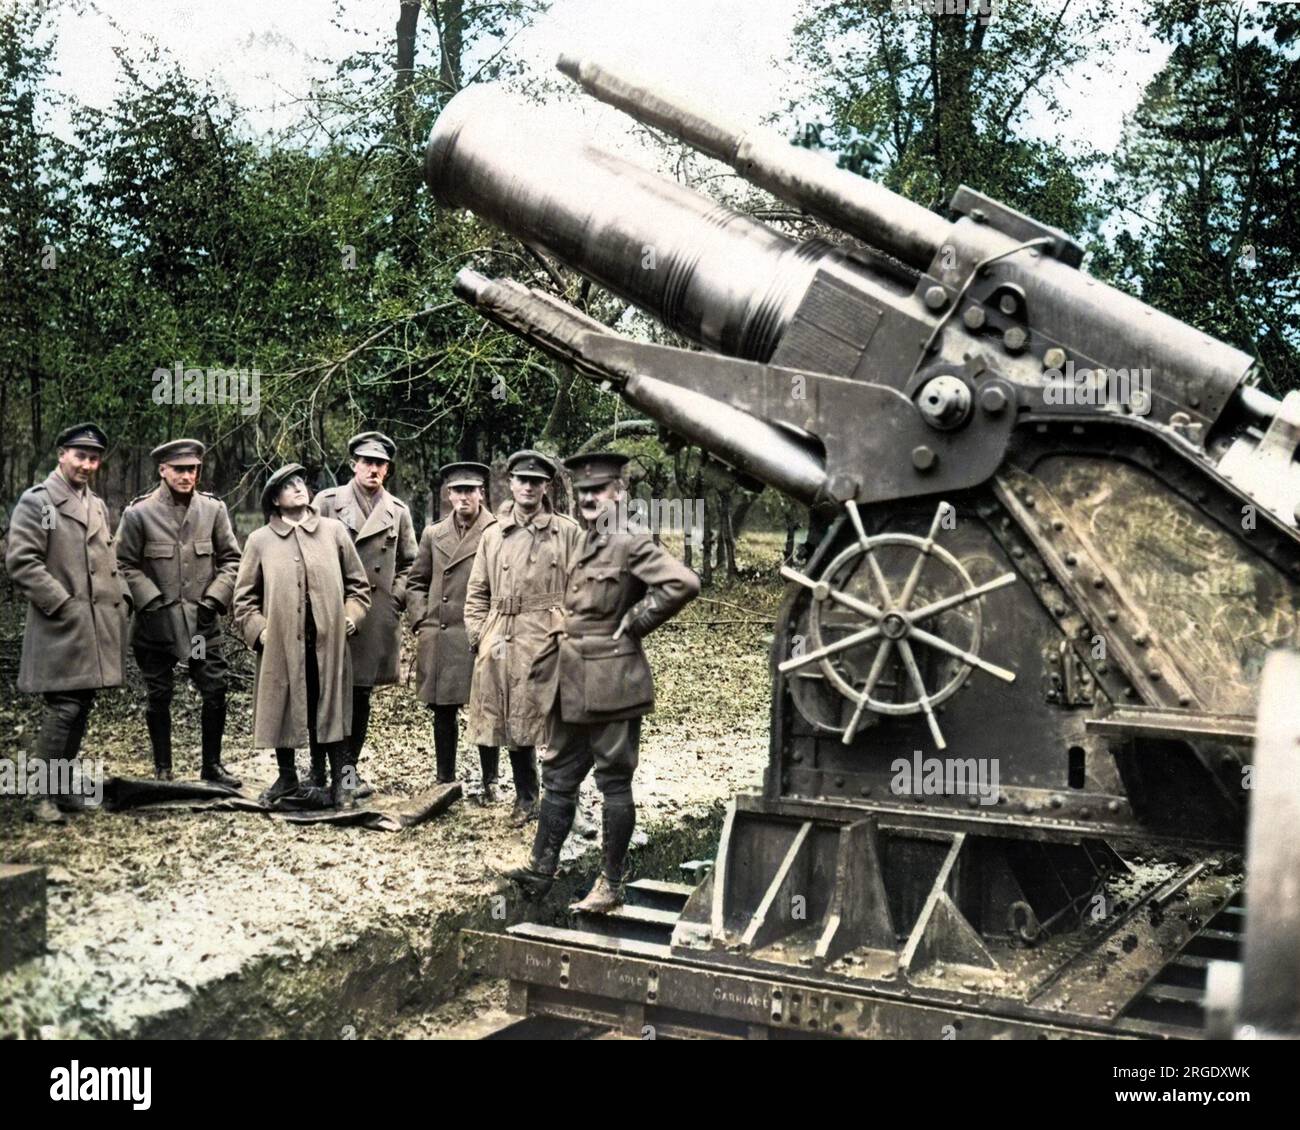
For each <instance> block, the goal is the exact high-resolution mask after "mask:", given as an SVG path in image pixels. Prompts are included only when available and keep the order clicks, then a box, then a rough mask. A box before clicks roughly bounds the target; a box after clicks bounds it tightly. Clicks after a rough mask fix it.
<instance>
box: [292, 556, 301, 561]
mask: <svg viewBox="0 0 1300 1130" xmlns="http://www.w3.org/2000/svg"><path fill="white" fill-rule="evenodd" d="M294 560H295V561H301V560H302V558H301V557H295V558H294Z"/></svg>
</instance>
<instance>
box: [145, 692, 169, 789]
mask: <svg viewBox="0 0 1300 1130" xmlns="http://www.w3.org/2000/svg"><path fill="white" fill-rule="evenodd" d="M144 724H145V726H146V727H147V728H148V730H149V745H150V746H151V747H152V749H153V775H154V779H155V780H157V781H170V780H171V779H172V716H171V711H170V710H146V711H145V712H144Z"/></svg>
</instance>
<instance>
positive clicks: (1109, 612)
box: [1106, 608, 1119, 624]
mask: <svg viewBox="0 0 1300 1130" xmlns="http://www.w3.org/2000/svg"><path fill="white" fill-rule="evenodd" d="M1106 619H1107V620H1109V621H1110V622H1111V623H1112V624H1113V623H1115V621H1116V620H1118V619H1119V613H1118V612H1116V611H1115V609H1113V608H1107V609H1106Z"/></svg>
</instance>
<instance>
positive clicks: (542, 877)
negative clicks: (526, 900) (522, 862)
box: [506, 795, 577, 898]
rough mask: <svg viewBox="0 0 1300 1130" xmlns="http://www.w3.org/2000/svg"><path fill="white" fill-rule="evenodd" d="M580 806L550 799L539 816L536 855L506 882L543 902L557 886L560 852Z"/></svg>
mask: <svg viewBox="0 0 1300 1130" xmlns="http://www.w3.org/2000/svg"><path fill="white" fill-rule="evenodd" d="M576 808H577V805H576V804H575V803H574V802H573V801H571V800H558V799H556V798H555V797H552V796H549V795H548V796H546V797H545V798H544V799H543V800H542V803H541V805H540V806H539V811H538V815H537V834H536V835H535V836H534V837H533V854H532V858H531V859H530V860H529V862H528V866H527V867H515V868H512V869H511V870H509V871H507V872H506V878H507V879H509V880H510V881H511V882H512V883H516V884H518V885H519V886H520V887H521V888H522V889H523V892H524V894H525V895H527V896H528V897H530V898H542V897H543V896H544V895H545V894H546V892H547V891H549V890H550V889H551V884H553V883H554V882H555V872H556V871H557V870H558V868H559V866H560V849H561V848H563V847H564V841H565V838H566V837H567V836H568V834H569V829H570V828H571V827H572V826H573V813H574V811H575V810H576Z"/></svg>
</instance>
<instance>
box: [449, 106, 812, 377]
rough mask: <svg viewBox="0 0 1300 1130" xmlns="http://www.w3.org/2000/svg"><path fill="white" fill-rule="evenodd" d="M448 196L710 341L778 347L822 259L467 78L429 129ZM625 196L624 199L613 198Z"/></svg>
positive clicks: (761, 354)
mask: <svg viewBox="0 0 1300 1130" xmlns="http://www.w3.org/2000/svg"><path fill="white" fill-rule="evenodd" d="M425 175H426V179H427V180H428V184H429V187H430V189H431V190H432V191H433V194H434V197H435V198H436V199H437V200H438V201H439V202H440V203H442V204H445V205H449V206H453V207H463V208H469V209H470V210H471V211H473V212H475V213H476V214H477V215H479V216H480V217H482V218H483V219H484V220H487V221H488V222H489V223H491V224H494V225H496V226H497V227H500V228H503V229H504V230H506V231H508V232H511V233H513V234H514V235H516V236H518V237H519V238H520V239H522V240H524V241H525V242H526V243H529V244H534V245H536V246H538V247H540V248H542V249H544V250H546V251H549V252H550V253H551V254H553V255H554V256H556V257H557V258H558V259H559V260H561V261H562V262H563V263H565V264H567V265H569V266H571V267H573V268H575V269H576V270H578V271H580V272H582V273H583V274H584V275H586V276H587V277H589V278H591V279H593V280H594V281H596V282H598V283H600V284H601V285H602V286H604V287H606V288H608V289H609V290H611V291H613V292H614V293H615V294H617V295H619V296H620V297H622V298H625V299H626V300H627V301H629V302H632V303H634V304H635V305H637V306H639V307H641V308H642V309H644V310H646V311H648V312H649V313H650V314H652V315H653V316H654V317H656V318H658V319H659V320H660V321H662V322H663V323H664V324H665V325H667V326H669V327H670V328H672V329H674V330H676V331H677V332H679V333H681V334H683V335H684V336H686V337H688V338H690V339H691V340H692V341H696V342H699V343H700V344H701V345H704V346H706V347H708V348H710V349H715V350H718V351H719V352H722V353H726V354H729V355H731V356H736V357H744V358H747V359H749V360H755V361H766V360H767V359H768V358H769V357H771V355H772V352H773V351H774V350H775V348H776V344H777V342H778V341H779V340H780V337H781V333H782V331H783V330H784V329H785V326H786V324H787V322H788V321H789V319H790V317H791V315H792V314H793V311H794V309H795V308H796V307H797V306H798V303H799V301H800V300H801V299H802V298H803V296H804V293H805V292H806V291H807V289H808V286H809V284H810V283H811V281H812V277H813V274H814V272H815V271H816V268H817V263H818V261H819V260H820V259H822V258H825V257H827V256H830V255H834V254H835V253H834V252H832V251H831V249H830V248H829V247H828V246H827V245H826V244H825V243H822V242H820V241H813V242H810V243H805V244H800V243H797V242H796V241H794V240H792V239H789V238H788V237H786V236H784V235H782V234H780V233H779V232H776V231H773V230H772V229H771V228H768V227H766V226H764V225H763V224H760V223H758V222H757V221H755V220H752V219H750V218H749V217H747V216H744V215H741V214H740V213H738V212H734V211H732V210H731V209H729V208H725V207H723V206H721V205H719V204H716V203H714V202H713V201H711V200H708V199H706V198H705V197H702V196H700V195H699V194H698V193H695V192H692V191H690V190H689V189H686V188H682V187H681V186H679V185H676V184H673V183H672V182H670V181H666V180H664V179H663V178H661V177H658V176H656V175H654V174H653V173H651V172H649V171H647V170H646V169H643V168H641V167H640V166H639V165H636V164H633V163H632V162H630V161H626V160H624V159H623V158H621V157H618V156H616V155H614V154H611V153H608V152H606V151H604V150H602V149H599V148H597V147H596V146H594V145H592V144H591V143H590V142H588V141H586V140H584V139H582V138H581V137H578V136H575V135H574V134H573V132H572V131H571V129H569V128H567V124H566V123H565V122H563V121H562V120H560V119H559V118H558V116H557V115H555V114H554V113H549V114H548V113H545V112H543V111H541V110H539V109H538V108H537V107H536V106H531V105H529V104H528V103H526V102H523V101H522V100H518V99H515V98H512V97H510V96H509V95H507V94H504V93H502V92H500V91H497V90H493V89H490V88H486V87H477V88H473V87H472V88H469V89H467V90H464V91H462V92H461V93H459V94H457V95H456V97H455V98H453V99H452V101H451V103H450V104H449V105H448V107H447V108H446V109H445V110H444V111H443V113H442V115H441V116H440V117H439V118H438V121H437V123H436V125H435V126H434V129H433V133H432V135H431V136H430V138H429V144H428V150H427V153H426V159H425ZM615 201H617V206H616V207H615V206H613V204H614V202H615Z"/></svg>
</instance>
